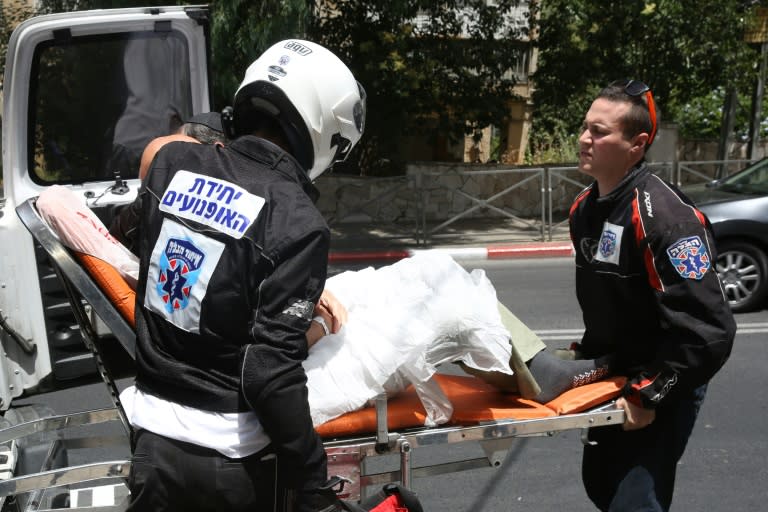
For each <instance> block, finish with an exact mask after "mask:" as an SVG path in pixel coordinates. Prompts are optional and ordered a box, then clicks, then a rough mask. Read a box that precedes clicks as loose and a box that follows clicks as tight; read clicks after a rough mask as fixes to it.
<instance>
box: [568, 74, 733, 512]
mask: <svg viewBox="0 0 768 512" xmlns="http://www.w3.org/2000/svg"><path fill="white" fill-rule="evenodd" d="M656 116H657V113H656V106H655V104H654V101H653V95H652V94H651V91H650V89H649V88H648V86H646V85H645V84H643V83H642V82H639V81H635V80H622V81H618V82H614V83H612V84H610V85H609V86H608V87H606V88H604V89H603V90H602V91H600V93H599V94H598V96H597V98H596V99H595V100H594V102H593V103H592V105H591V106H590V108H589V111H588V112H587V114H586V116H585V118H584V124H583V127H582V130H581V135H580V137H579V170H580V171H581V172H582V173H584V174H586V175H588V176H590V177H592V178H594V182H593V183H592V184H591V185H589V186H588V187H587V188H586V189H584V190H583V191H582V192H581V193H580V194H579V195H578V196H577V197H576V199H575V201H574V203H573V205H572V206H571V211H570V233H571V240H572V242H573V245H574V247H575V250H576V295H577V298H578V301H579V305H580V306H581V309H582V314H583V319H584V324H585V328H586V329H585V333H584V336H583V338H582V340H581V343H579V344H578V346H577V347H576V348H578V350H579V351H580V352H581V354H582V356H583V357H588V358H595V357H599V356H602V355H605V354H609V353H612V354H614V357H615V359H614V364H615V368H612V369H613V370H614V371H615V373H617V374H623V375H626V376H627V378H628V381H627V384H626V386H625V388H624V390H623V396H622V397H621V398H620V399H619V400H618V403H617V405H618V406H619V407H621V408H623V409H624V411H625V412H626V421H625V422H624V424H623V426H610V427H603V428H596V429H591V430H590V433H589V439H590V441H594V442H595V443H590V444H588V445H585V448H584V455H583V460H582V478H583V481H584V486H585V489H586V491H587V494H588V495H589V497H590V499H591V500H592V501H593V502H594V503H595V504H596V505H597V506H598V508H600V509H601V510H610V511H630V510H632V511H639V510H642V511H662V510H664V511H665V510H668V509H669V507H670V504H671V502H672V493H673V488H674V481H675V469H676V465H677V462H678V460H679V459H680V457H681V456H682V454H683V451H684V449H685V446H686V443H687V441H688V438H689V436H690V434H691V431H692V429H693V425H694V422H695V420H696V416H697V414H698V411H699V407H700V406H701V403H702V401H703V399H704V395H705V392H706V385H707V382H708V381H709V380H710V379H711V378H712V376H713V375H714V374H715V373H716V372H717V371H718V370H719V369H720V367H721V366H722V365H723V364H724V363H725V361H726V359H727V358H728V356H729V354H730V352H731V346H732V344H733V338H734V335H735V331H736V325H735V323H734V319H733V316H732V314H731V311H730V309H729V307H728V304H727V302H726V300H725V298H724V295H723V290H722V288H721V284H720V280H719V279H718V276H717V273H716V272H715V260H716V254H715V247H714V245H713V241H712V233H711V230H710V226H709V222H708V220H707V219H706V218H705V217H704V215H703V214H702V213H701V212H699V211H698V210H697V209H696V208H695V207H694V206H693V203H692V202H691V201H690V200H689V199H688V198H686V197H685V196H684V195H682V194H681V193H680V191H678V190H677V189H675V188H673V187H672V186H670V185H669V184H667V183H665V182H664V181H662V180H661V179H660V178H658V177H657V176H655V175H654V174H652V173H651V172H650V171H649V169H648V167H647V166H646V163H645V153H646V151H647V149H648V147H649V146H650V145H651V143H652V142H653V139H654V137H655V135H656V130H657V119H656Z"/></svg>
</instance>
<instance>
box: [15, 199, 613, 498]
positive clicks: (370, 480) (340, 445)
mask: <svg viewBox="0 0 768 512" xmlns="http://www.w3.org/2000/svg"><path fill="white" fill-rule="evenodd" d="M16 211H17V214H18V216H19V218H20V219H21V221H22V223H23V224H24V225H25V226H26V227H27V229H28V230H29V232H30V233H31V234H32V236H33V237H34V239H35V240H36V241H37V243H39V244H40V245H41V246H42V248H43V249H44V250H45V251H46V253H47V254H48V255H49V257H50V259H51V263H52V265H53V266H54V268H55V270H56V273H57V275H58V276H59V278H60V279H61V281H62V283H63V284H64V287H65V290H66V292H67V295H68V298H69V300H70V302H71V304H72V307H73V309H74V310H75V314H76V318H77V320H78V323H79V325H80V327H81V329H82V331H83V337H84V339H85V342H86V344H88V345H89V348H90V349H91V350H92V351H93V353H94V357H95V359H96V362H97V367H98V369H99V373H100V374H101V377H102V379H103V380H104V383H105V384H106V386H107V388H108V390H109V394H110V398H111V399H112V402H113V407H111V408H106V409H99V410H92V411H84V412H81V413H75V414H68V415H62V416H53V417H48V418H42V419H39V420H35V421H31V422H27V423H22V424H19V425H14V426H12V427H9V428H5V429H2V430H0V445H3V444H5V443H14V442H15V441H16V440H18V439H20V438H22V437H24V436H27V435H29V434H31V433H37V432H43V431H55V430H60V429H64V428H69V427H74V426H81V425H90V424H96V423H101V422H108V421H119V422H120V423H121V424H122V425H123V427H124V429H125V432H126V434H127V435H126V438H125V442H126V443H128V440H129V437H130V435H131V427H130V425H129V423H128V421H127V419H126V416H125V413H124V411H123V408H122V405H121V404H120V401H119V393H118V390H117V387H116V385H115V383H114V381H113V379H112V377H111V376H110V374H109V371H108V370H107V368H106V367H105V366H104V364H103V363H102V361H101V358H100V352H99V344H100V343H101V342H102V339H101V337H100V336H99V335H98V334H97V330H96V328H95V327H94V323H93V319H92V317H91V316H90V315H89V314H88V312H87V310H86V306H85V303H87V304H88V305H89V307H90V308H92V310H93V311H94V312H95V313H96V315H98V317H99V318H100V319H101V321H102V322H104V324H106V326H107V327H108V328H109V329H110V330H111V333H112V335H113V336H114V337H115V338H116V339H117V340H118V342H119V343H120V344H121V345H122V346H123V348H124V349H125V350H126V351H127V352H128V354H130V355H131V357H132V358H133V357H134V356H135V332H134V330H133V328H132V325H131V324H132V322H130V323H129V321H127V319H126V318H125V317H124V316H123V315H122V314H121V313H120V311H118V309H117V308H116V307H115V306H114V305H113V303H112V301H111V300H110V299H109V298H108V295H107V294H105V292H104V291H103V290H102V289H101V288H100V286H99V285H97V284H96V282H95V280H94V279H93V278H92V276H91V275H90V274H89V273H88V271H86V269H85V268H84V267H83V266H82V265H81V264H80V263H79V262H78V261H77V259H76V257H75V256H74V255H73V253H72V252H71V251H70V250H68V249H67V248H65V247H64V246H63V245H62V244H61V242H60V241H59V239H58V238H57V237H56V235H55V234H54V233H53V232H52V231H51V230H50V228H49V227H48V225H47V224H46V223H45V222H44V221H43V220H42V219H41V217H40V216H39V214H38V213H37V210H36V208H35V199H34V198H33V199H29V200H27V201H26V202H24V203H22V204H21V205H19V206H18V207H17V208H16ZM115 275H117V273H116V272H115ZM118 276H119V275H118ZM375 402H376V403H375V408H376V431H375V432H372V433H370V434H367V433H366V434H363V435H350V436H346V437H340V438H336V439H325V448H326V452H327V454H328V461H329V474H333V475H339V476H341V477H343V478H345V479H347V480H348V482H347V485H346V486H345V488H344V489H343V492H342V497H344V498H345V499H351V500H359V499H360V498H361V497H362V496H365V490H366V487H367V486H378V485H380V484H384V483H388V482H393V481H400V482H401V483H402V484H403V485H404V486H405V487H408V488H410V487H411V486H412V480H413V478H415V477H424V476H434V475H439V474H445V473H451V472H456V471H463V470H467V469H474V468H479V467H488V466H491V467H498V466H500V465H501V463H502V461H503V460H504V457H505V455H506V453H507V451H508V450H509V448H510V445H511V443H512V442H513V441H514V440H515V438H517V437H521V436H537V435H540V436H546V435H552V434H553V433H555V432H559V431H564V430H573V429H581V430H582V440H583V441H584V442H586V433H587V431H588V429H590V428H594V427H599V426H606V425H616V424H621V423H623V422H624V417H625V416H624V412H623V410H620V409H616V408H615V406H614V404H613V402H612V401H610V399H609V400H608V402H607V403H604V404H601V405H599V406H597V407H594V408H591V409H589V410H587V411H584V412H580V413H575V414H564V415H554V416H549V417H544V418H535V419H523V420H521V419H496V420H492V421H487V422H482V423H479V424H474V425H468V426H467V425H451V426H442V427H436V428H435V427H433V428H427V427H410V428H403V429H393V430H390V429H389V428H388V427H387V418H388V415H387V408H388V402H387V399H386V397H378V398H377V399H376V401H375ZM351 414H354V413H351ZM467 442H476V443H478V444H479V445H480V447H481V448H482V450H483V452H484V456H483V457H474V458H471V459H459V460H456V461H453V462H447V463H440V464H435V465H425V466H420V467H415V466H414V465H413V463H412V460H411V456H412V452H413V450H415V449H418V448H425V447H433V446H439V445H446V444H447V445H450V444H455V443H467ZM382 456H389V457H390V458H391V457H392V456H394V457H395V459H396V460H397V461H398V466H399V467H397V468H396V469H394V470H392V471H380V470H379V471H376V470H371V469H369V468H368V462H370V461H371V460H372V459H374V458H377V457H382ZM130 466H131V463H130V461H129V460H115V461H105V462H98V463H94V464H85V465H80V466H70V467H65V468H56V469H51V470H49V471H41V472H39V473H35V474H30V475H23V476H17V477H12V478H8V479H5V480H0V499H4V498H5V497H8V496H12V495H16V494H19V493H23V492H30V491H34V490H38V489H45V488H49V487H55V486H63V485H71V484H81V483H84V482H89V481H95V480H103V479H115V478H117V479H119V480H122V481H125V480H126V479H127V477H128V474H129V471H130ZM110 509H114V507H111V508H110ZM89 510H95V508H89ZM102 510H103V509H102ZM117 510H119V508H117Z"/></svg>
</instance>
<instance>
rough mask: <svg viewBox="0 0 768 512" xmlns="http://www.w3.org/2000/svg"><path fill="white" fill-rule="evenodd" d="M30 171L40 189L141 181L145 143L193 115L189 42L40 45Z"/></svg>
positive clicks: (122, 39) (111, 39)
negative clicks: (103, 181)
mask: <svg viewBox="0 0 768 512" xmlns="http://www.w3.org/2000/svg"><path fill="white" fill-rule="evenodd" d="M32 77H33V79H32V81H31V86H30V99H29V101H30V103H29V105H30V106H29V121H30V122H29V137H28V140H29V146H28V155H29V172H30V176H31V177H32V179H33V180H35V181H36V182H38V183H42V184H51V183H83V182H87V181H93V180H101V179H114V177H115V175H116V174H118V173H119V174H120V176H121V177H123V178H134V177H137V175H138V167H139V158H140V156H141V152H142V151H143V149H144V147H145V146H146V144H147V143H148V142H149V141H150V140H152V139H153V138H155V137H157V136H160V135H167V134H169V133H172V132H173V131H175V130H176V129H177V128H178V127H179V125H180V124H181V120H182V119H186V118H187V116H189V115H190V114H191V112H192V94H191V86H190V67H189V59H188V51H187V43H186V41H185V39H184V38H183V37H182V36H181V35H179V34H177V33H175V32H173V31H168V32H141V33H138V34H137V33H132V34H111V35H101V36H86V37H71V36H69V35H68V34H64V35H63V37H55V38H54V39H53V40H51V41H48V42H46V43H44V44H41V45H39V46H38V47H37V49H36V52H35V57H34V62H33V68H32Z"/></svg>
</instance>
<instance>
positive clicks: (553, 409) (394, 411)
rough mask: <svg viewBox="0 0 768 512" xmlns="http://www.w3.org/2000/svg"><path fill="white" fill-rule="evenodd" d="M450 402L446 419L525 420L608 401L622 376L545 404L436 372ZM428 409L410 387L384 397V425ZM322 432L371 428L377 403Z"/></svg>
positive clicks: (401, 425)
mask: <svg viewBox="0 0 768 512" xmlns="http://www.w3.org/2000/svg"><path fill="white" fill-rule="evenodd" d="M435 379H436V380H437V382H438V383H439V384H440V387H441V388H442V389H443V392H444V393H445V395H446V396H447V397H448V398H449V399H450V400H451V403H452V404H453V416H451V420H450V422H449V423H448V424H449V425H461V426H469V425H479V424H481V423H485V422H489V421H496V420H509V419H514V420H530V419H539V418H549V417H553V416H558V415H563V414H575V413H579V412H583V411H586V410H588V409H590V408H592V407H595V406H597V405H600V404H603V403H605V402H608V401H609V400H611V399H613V398H616V397H618V396H619V394H620V393H621V389H622V387H623V386H624V383H625V382H626V378H625V377H612V378H609V379H606V380H602V381H599V382H594V383H592V384H587V385H586V386H581V387H578V388H574V389H571V390H569V391H566V392H565V393H563V394H562V395H560V396H559V397H557V398H555V399H554V400H552V401H551V402H548V403H546V404H539V403H537V402H534V401H532V400H526V399H524V398H520V397H519V396H517V395H514V394H509V393H504V392H501V391H499V390H497V389H496V388H494V387H492V386H490V385H489V384H486V383H485V382H483V381H481V380H480V379H478V378H475V377H464V376H458V375H441V374H438V375H435ZM426 417H427V413H426V412H425V411H424V407H423V406H422V405H421V402H420V401H419V398H418V396H417V395H416V392H415V391H414V390H413V388H412V387H409V388H408V389H406V390H405V391H404V392H403V393H401V394H400V395H398V396H397V397H394V398H390V399H389V400H388V401H387V427H388V429H389V430H398V429H405V428H411V427H422V426H424V420H425V419H426ZM317 432H318V433H319V434H320V435H321V436H322V437H325V438H336V437H347V436H353V435H359V434H363V433H370V432H376V409H375V407H367V408H364V409H361V410H359V411H354V412H350V413H347V414H344V415H343V416H339V417H338V418H335V419H333V420H331V421H329V422H327V423H324V424H323V425H320V426H319V427H317Z"/></svg>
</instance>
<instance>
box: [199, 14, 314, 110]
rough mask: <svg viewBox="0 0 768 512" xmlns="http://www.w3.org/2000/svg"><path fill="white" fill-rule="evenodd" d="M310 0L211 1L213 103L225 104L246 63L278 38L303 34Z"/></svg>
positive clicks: (234, 88) (218, 105) (232, 94)
mask: <svg viewBox="0 0 768 512" xmlns="http://www.w3.org/2000/svg"><path fill="white" fill-rule="evenodd" d="M313 5H314V1H313V0H261V1H259V2H253V1H251V0H218V1H216V2H213V3H212V4H211V8H212V13H211V16H212V23H211V47H212V57H213V58H212V65H211V69H212V72H213V90H214V103H215V107H216V108H217V109H220V108H222V107H224V106H226V105H228V104H229V103H230V102H231V101H232V98H233V97H234V94H235V90H236V89H237V86H238V85H239V83H240V80H241V79H242V77H243V76H244V74H245V70H246V68H247V67H248V65H249V64H250V63H251V62H253V60H255V59H256V57H258V56H259V55H260V54H261V53H262V52H264V50H266V49H267V48H269V47H270V46H271V45H272V44H274V43H276V42H277V41H280V40H282V39H289V38H295V37H305V36H306V30H307V26H308V25H309V22H310V19H311V16H312V9H313Z"/></svg>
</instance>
